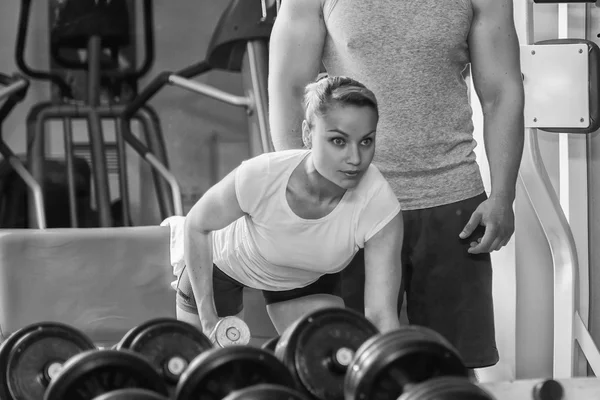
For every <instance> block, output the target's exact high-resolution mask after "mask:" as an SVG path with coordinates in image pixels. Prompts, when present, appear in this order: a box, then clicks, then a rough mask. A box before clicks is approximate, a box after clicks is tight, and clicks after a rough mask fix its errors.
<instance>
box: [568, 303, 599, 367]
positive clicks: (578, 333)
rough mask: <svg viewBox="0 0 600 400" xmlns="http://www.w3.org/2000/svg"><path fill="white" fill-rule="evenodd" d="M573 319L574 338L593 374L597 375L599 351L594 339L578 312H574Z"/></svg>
mask: <svg viewBox="0 0 600 400" xmlns="http://www.w3.org/2000/svg"><path fill="white" fill-rule="evenodd" d="M573 321H574V323H575V329H574V331H575V338H576V339H577V342H578V343H579V346H580V347H581V350H582V351H583V354H585V357H586V359H587V362H588V363H589V364H590V367H591V368H592V371H593V372H594V375H595V376H598V374H600V351H598V347H596V343H594V339H593V338H592V335H590V332H589V331H588V329H587V326H586V325H585V323H584V321H583V320H582V319H581V315H579V313H577V312H576V313H575V316H574V319H573Z"/></svg>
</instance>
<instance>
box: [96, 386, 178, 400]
mask: <svg viewBox="0 0 600 400" xmlns="http://www.w3.org/2000/svg"><path fill="white" fill-rule="evenodd" d="M93 400H169V398H168V397H165V396H162V395H160V394H158V393H156V392H153V391H151V390H146V389H136V388H130V389H119V390H113V391H112V392H108V393H105V394H102V395H100V396H98V397H94V399H93Z"/></svg>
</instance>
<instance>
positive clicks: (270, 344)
mask: <svg viewBox="0 0 600 400" xmlns="http://www.w3.org/2000/svg"><path fill="white" fill-rule="evenodd" d="M277 342H279V336H275V337H272V338H271V339H269V340H267V341H266V342H264V343H263V344H262V346H260V348H261V349H264V350H269V351H270V352H273V353H275V348H276V347H277Z"/></svg>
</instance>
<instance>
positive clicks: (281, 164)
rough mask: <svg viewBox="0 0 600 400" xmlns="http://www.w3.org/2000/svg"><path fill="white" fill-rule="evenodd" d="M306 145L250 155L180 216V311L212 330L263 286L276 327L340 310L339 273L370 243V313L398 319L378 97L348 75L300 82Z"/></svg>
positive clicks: (398, 230) (391, 199)
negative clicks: (378, 153)
mask: <svg viewBox="0 0 600 400" xmlns="http://www.w3.org/2000/svg"><path fill="white" fill-rule="evenodd" d="M304 107H305V120H304V121H303V124H302V134H303V139H304V143H305V145H306V149H300V150H287V151H281V152H274V153H266V154H261V155H259V156H257V157H254V158H252V159H249V160H247V161H244V162H243V163H242V164H241V165H240V166H239V167H237V168H236V169H235V170H233V171H232V172H231V173H229V174H228V175H227V176H226V177H225V178H223V180H221V181H220V182H219V183H217V184H216V185H214V186H213V187H212V188H211V189H210V190H208V191H207V192H206V193H205V194H204V195H203V196H202V198H201V199H200V200H199V201H198V202H197V203H196V204H195V205H194V206H193V207H192V209H191V210H190V212H189V213H188V215H187V217H186V219H185V227H184V261H185V268H184V269H183V271H182V272H181V274H180V276H179V280H178V283H177V292H178V294H177V316H178V319H181V320H184V321H186V322H189V323H192V324H195V325H197V326H198V325H201V327H202V329H203V331H204V332H211V331H212V330H213V328H214V326H215V325H216V324H217V322H218V320H219V317H224V316H227V315H237V316H240V317H243V310H242V307H243V297H242V292H243V288H244V286H247V287H251V288H255V289H260V290H262V291H263V294H264V297H265V301H266V304H267V312H268V314H269V316H270V318H271V320H272V322H273V325H274V326H275V328H276V329H277V331H278V332H279V333H281V332H282V331H283V330H284V329H285V328H286V327H287V326H289V325H290V324H291V323H292V322H294V321H295V320H296V319H298V318H300V317H302V316H304V315H305V314H307V313H309V312H312V311H314V310H315V309H317V308H322V307H343V306H344V304H343V301H342V299H341V298H340V297H339V291H340V277H339V272H340V271H341V270H343V269H344V268H345V267H346V266H347V265H348V263H349V262H350V261H351V260H352V258H353V256H354V255H355V254H356V252H357V251H358V250H359V248H362V247H364V249H365V262H366V282H365V285H366V287H365V315H366V316H367V317H368V318H369V319H370V320H371V321H372V322H373V323H374V324H375V325H376V326H377V327H378V328H379V329H380V330H381V331H382V332H385V331H388V330H391V329H395V328H397V327H398V326H399V322H398V317H397V315H398V313H397V296H398V292H399V286H400V280H401V263H400V253H401V248H400V247H399V246H397V243H402V235H403V228H402V215H401V213H400V205H399V203H398V201H397V199H396V196H395V195H394V193H393V192H392V190H391V188H390V187H389V185H388V183H387V181H386V180H385V179H384V178H383V177H382V175H381V174H380V172H379V171H378V170H377V168H376V167H375V166H374V165H372V164H371V161H372V159H373V156H374V153H375V137H376V128H377V122H378V109H377V100H376V98H375V95H374V94H373V93H372V92H371V91H370V90H368V89H367V88H366V87H365V86H364V85H362V84H361V83H359V82H357V81H355V80H353V79H350V78H347V77H326V78H324V79H321V80H319V81H317V82H314V83H311V84H309V85H308V86H307V87H306V90H305V102H304Z"/></svg>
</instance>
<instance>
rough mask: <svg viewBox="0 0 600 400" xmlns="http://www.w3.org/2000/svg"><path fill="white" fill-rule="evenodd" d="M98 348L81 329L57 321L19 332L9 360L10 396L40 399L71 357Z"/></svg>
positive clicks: (8, 384)
mask: <svg viewBox="0 0 600 400" xmlns="http://www.w3.org/2000/svg"><path fill="white" fill-rule="evenodd" d="M92 349H95V346H94V344H93V343H92V341H91V340H90V339H89V338H88V337H87V336H86V335H85V334H83V333H82V332H80V331H79V330H77V329H75V328H73V327H71V326H69V325H66V324H61V323H57V322H42V323H38V324H34V328H33V329H24V330H22V331H20V332H19V334H18V335H17V336H16V337H15V340H14V341H13V342H12V345H11V348H10V349H8V348H6V350H5V351H7V352H8V357H7V363H6V367H5V368H6V378H7V379H6V385H7V387H8V392H9V393H10V397H8V398H9V399H10V398H13V399H22V400H37V399H41V398H43V396H44V393H45V391H46V388H47V387H48V385H49V384H50V381H51V380H52V378H53V377H55V376H56V375H57V374H58V373H59V372H60V370H61V369H62V365H63V364H64V363H65V362H66V361H67V360H69V359H70V358H71V357H73V356H75V355H77V354H80V353H82V352H84V351H87V350H92Z"/></svg>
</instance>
